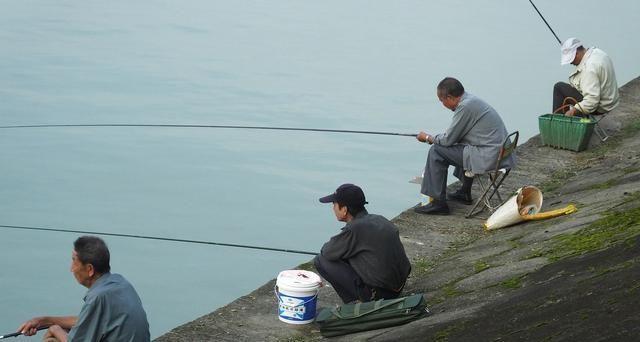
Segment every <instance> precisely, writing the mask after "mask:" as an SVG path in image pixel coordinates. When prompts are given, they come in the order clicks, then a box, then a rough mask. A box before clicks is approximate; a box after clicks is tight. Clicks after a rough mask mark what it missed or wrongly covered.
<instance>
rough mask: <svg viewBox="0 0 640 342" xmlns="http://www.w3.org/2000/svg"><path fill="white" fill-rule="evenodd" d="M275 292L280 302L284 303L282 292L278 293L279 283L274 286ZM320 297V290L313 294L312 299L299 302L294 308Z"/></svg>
mask: <svg viewBox="0 0 640 342" xmlns="http://www.w3.org/2000/svg"><path fill="white" fill-rule="evenodd" d="M273 292H274V293H275V294H276V297H278V304H280V303H282V298H280V294H278V285H276V286H274V287H273ZM317 298H318V291H316V294H314V295H313V297H311V298H310V299H308V300H306V301H304V302H302V303H300V304H298V305H294V306H293V307H294V308H297V307H299V306H304V305H307V303H310V302H311V301H312V300H314V299H317Z"/></svg>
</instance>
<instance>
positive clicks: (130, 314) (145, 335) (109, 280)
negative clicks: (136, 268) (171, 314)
mask: <svg viewBox="0 0 640 342" xmlns="http://www.w3.org/2000/svg"><path fill="white" fill-rule="evenodd" d="M84 300H85V304H84V306H83V307H82V310H81V311H80V314H79V315H78V321H77V323H76V325H75V326H74V327H73V329H71V331H70V332H69V340H70V341H105V342H106V341H114V342H115V341H123V342H147V341H149V340H150V335H149V323H148V322H147V315H146V313H145V311H144V309H143V307H142V302H141V300H140V297H139V296H138V294H137V293H136V291H135V289H134V288H133V286H131V284H130V283H129V282H128V281H127V280H126V279H124V277H122V276H121V275H119V274H111V273H106V274H103V275H102V276H101V277H100V278H98V280H97V281H96V282H95V283H94V284H93V286H91V288H90V289H89V291H87V294H86V296H85V298H84Z"/></svg>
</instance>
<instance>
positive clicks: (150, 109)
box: [0, 0, 640, 339]
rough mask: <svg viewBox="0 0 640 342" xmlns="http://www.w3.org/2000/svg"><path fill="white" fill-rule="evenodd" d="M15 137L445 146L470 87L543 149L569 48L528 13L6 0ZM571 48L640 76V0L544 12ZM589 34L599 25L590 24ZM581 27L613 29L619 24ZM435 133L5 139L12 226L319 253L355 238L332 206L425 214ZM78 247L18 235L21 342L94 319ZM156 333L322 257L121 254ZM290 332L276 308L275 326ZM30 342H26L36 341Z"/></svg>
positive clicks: (1, 116)
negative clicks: (592, 52) (75, 320)
mask: <svg viewBox="0 0 640 342" xmlns="http://www.w3.org/2000/svg"><path fill="white" fill-rule="evenodd" d="M1 4H2V11H1V12H0V52H1V54H0V55H1V56H2V57H1V58H0V125H15V124H43V123H76V124H79V123H157V124H163V123H164V124H172V123H173V124H205V125H206V124H227V125H265V126H292V127H309V128H310V127H319V128H333V129H357V130H378V131H390V132H400V133H415V132H417V131H419V130H421V129H424V130H426V131H427V132H432V133H437V132H439V131H442V130H443V129H444V128H446V126H447V125H448V124H449V122H450V117H451V114H450V112H448V111H447V110H446V109H444V108H442V107H441V105H440V103H439V102H438V101H437V99H436V97H435V85H436V84H437V82H438V81H439V80H440V79H442V78H443V77H444V76H448V75H451V76H456V77H458V78H460V79H461V80H462V82H463V83H464V84H465V86H466V87H467V89H468V90H469V91H471V92H473V93H475V94H476V95H479V96H481V97H482V98H484V99H486V100H487V101H488V102H490V103H491V104H493V106H494V107H496V109H497V110H498V111H499V112H500V113H501V114H502V116H503V118H504V120H505V122H506V124H507V127H508V129H509V130H516V129H519V130H520V132H521V134H522V135H523V136H524V138H525V139H526V138H529V137H531V136H532V135H534V134H537V115H540V114H543V113H546V112H547V111H549V109H550V108H549V107H550V93H551V87H552V84H553V83H554V82H555V81H556V80H562V79H565V78H566V76H567V74H568V73H569V71H570V68H569V67H565V68H563V67H561V66H560V65H559V53H558V44H557V43H556V42H555V39H554V38H553V36H552V35H551V33H550V32H548V31H547V28H546V27H545V26H544V24H543V23H542V22H541V20H540V19H539V18H538V17H537V15H536V14H535V12H534V11H533V9H532V8H531V7H530V5H529V3H528V2H527V1H519V2H515V1H506V0H504V1H497V0H494V1H485V2H482V3H479V2H478V3H476V2H469V1H461V0H460V1H446V2H445V1H428V2H426V1H402V2H395V1H394V2H386V3H375V4H372V3H371V2H368V1H346V2H345V1H321V2H302V1H290V0H289V1H269V2H266V1H235V2H228V1H186V2H164V1H135V2H130V1H110V2H108V3H107V2H102V1H83V2H75V1H56V2H51V1H1ZM538 6H539V7H540V9H541V10H542V11H543V13H545V15H546V16H547V19H548V20H549V21H550V22H551V23H552V25H553V26H554V28H555V29H556V31H557V32H558V34H559V35H560V36H561V37H563V38H565V37H568V36H574V35H575V36H578V37H580V38H582V39H583V40H584V41H585V42H586V43H587V44H588V45H593V44H595V45H598V46H599V47H601V48H603V49H604V50H605V51H607V52H608V53H609V54H610V55H611V56H612V58H613V60H614V62H615V65H616V68H617V73H618V79H619V82H620V84H623V83H625V82H627V81H629V80H631V79H632V78H634V77H636V76H637V74H638V64H637V63H638V60H639V59H640V48H638V47H637V46H636V45H637V44H630V41H629V39H630V37H632V36H634V35H635V34H637V33H638V32H640V30H639V28H640V26H639V24H638V23H639V22H640V18H639V13H640V4H639V3H638V2H632V1H624V2H623V1H617V2H611V3H609V4H608V5H607V12H608V13H603V11H602V8H601V6H602V5H601V2H599V1H595V0H594V1H573V0H572V1H562V2H554V1H551V0H540V1H538ZM575 18H580V19H575ZM576 22H584V23H589V22H599V24H598V25H597V27H595V26H594V27H589V26H588V25H580V26H576V25H575V23H576ZM426 150H427V149H426V145H422V144H418V143H417V142H415V140H414V139H413V138H407V137H386V136H365V135H345V134H322V133H300V132H267V131H239V130H210V129H159V128H58V129H23V130H2V131H0V176H1V177H0V224H3V225H23V226H44V227H58V228H69V229H82V230H92V231H108V232H115V233H127V234H144V235H154V236H166V237H175V238H183V239H200V240H210V241H220V242H229V243H240V244H254V245H265V246H272V247H277V248H293V249H302V250H309V251H317V250H318V249H319V248H320V246H321V245H322V243H323V242H324V241H326V240H327V239H328V238H329V237H330V236H331V235H333V234H335V233H336V231H337V230H338V229H339V228H340V227H341V225H340V224H339V223H337V222H335V219H334V217H333V215H332V211H331V208H330V206H327V205H321V204H320V203H318V202H317V198H318V197H320V196H322V195H325V194H327V193H329V192H331V191H333V189H335V187H336V186H337V185H339V184H341V183H343V182H354V183H357V184H359V185H361V186H362V187H363V188H364V189H365V192H366V194H367V198H368V201H369V202H370V203H371V204H370V205H369V209H370V211H372V212H376V213H381V214H383V215H386V216H388V217H393V216H395V215H397V214H398V213H399V212H400V211H402V210H403V209H405V208H407V207H409V206H411V205H413V204H414V203H415V202H416V201H417V199H418V187H417V186H416V185H413V184H409V183H407V180H408V179H410V178H412V177H413V176H415V175H417V174H419V173H420V172H421V169H422V167H423V164H424V160H425V155H426ZM76 237H77V235H74V234H65V233H44V232H27V231H11V230H4V229H0V289H1V291H0V334H2V333H7V332H11V331H13V330H14V329H15V328H17V326H18V325H19V324H20V323H21V322H22V321H24V320H26V319H28V318H30V317H32V316H34V315H40V314H65V315H66V314H76V313H77V312H78V311H79V309H80V306H81V305H82V297H83V294H84V292H85V289H84V288H82V287H81V286H80V285H78V284H77V283H76V282H75V280H74V279H73V277H72V275H71V274H70V273H69V270H68V269H69V263H70V255H71V248H72V241H73V240H74V239H75V238H76ZM106 241H107V242H108V244H109V245H110V248H111V252H112V258H113V260H112V268H113V270H114V271H115V272H117V273H122V274H124V275H125V276H126V277H127V278H128V279H129V280H130V281H131V282H132V283H133V284H134V285H135V286H136V288H137V290H138V292H139V293H140V296H141V297H142V299H143V302H144V306H145V308H146V310H147V313H148V316H149V320H150V322H151V331H152V335H153V336H154V337H155V336H158V335H160V334H162V333H164V332H166V331H168V330H170V329H171V328H172V327H175V326H177V325H179V324H181V323H184V322H187V321H190V320H192V319H194V318H196V317H198V316H200V315H203V314H205V313H208V312H210V311H212V310H214V309H215V308H217V307H219V306H221V305H224V304H225V303H228V302H230V301H231V300H233V299H234V298H236V297H238V296H240V295H243V294H246V293H248V292H249V291H251V290H252V289H254V288H256V287H257V286H259V285H261V284H263V283H264V282H265V281H267V280H268V279H271V278H273V277H275V276H276V275H277V273H278V272H279V271H281V270H283V269H287V268H289V267H292V266H295V265H297V264H299V263H301V262H304V261H307V260H308V259H309V258H308V257H306V256H301V255H289V254H282V253H274V252H261V251H254V250H241V249H232V248H224V247H212V246H201V245H186V244H179V243H170V242H157V241H145V240H135V239H124V238H115V237H107V238H106ZM275 319H276V314H275V308H274V320H275ZM25 339H26V338H25Z"/></svg>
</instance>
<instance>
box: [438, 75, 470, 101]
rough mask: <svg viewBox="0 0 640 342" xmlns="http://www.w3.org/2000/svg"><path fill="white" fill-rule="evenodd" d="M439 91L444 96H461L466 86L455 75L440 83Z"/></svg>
mask: <svg viewBox="0 0 640 342" xmlns="http://www.w3.org/2000/svg"><path fill="white" fill-rule="evenodd" d="M438 93H440V94H441V95H443V96H449V95H451V96H453V97H460V96H462V94H464V87H463V86H462V83H460V81H458V80H456V79H455V78H453V77H445V78H444V79H443V80H442V81H440V83H438Z"/></svg>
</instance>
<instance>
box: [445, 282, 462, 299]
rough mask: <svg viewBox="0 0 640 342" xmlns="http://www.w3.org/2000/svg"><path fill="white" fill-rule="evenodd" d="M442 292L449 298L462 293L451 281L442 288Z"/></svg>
mask: <svg viewBox="0 0 640 342" xmlns="http://www.w3.org/2000/svg"><path fill="white" fill-rule="evenodd" d="M442 293H443V294H444V295H445V296H446V297H449V298H452V297H458V296H460V295H461V294H463V292H462V291H460V290H458V289H456V288H455V286H454V285H453V283H449V284H447V285H445V286H444V287H443V288H442Z"/></svg>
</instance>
